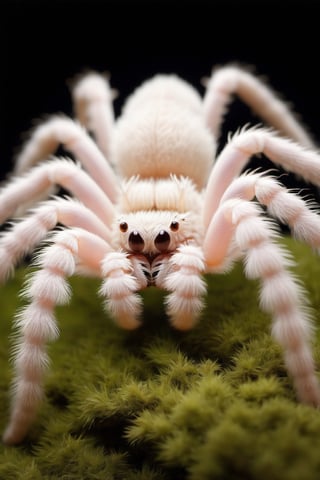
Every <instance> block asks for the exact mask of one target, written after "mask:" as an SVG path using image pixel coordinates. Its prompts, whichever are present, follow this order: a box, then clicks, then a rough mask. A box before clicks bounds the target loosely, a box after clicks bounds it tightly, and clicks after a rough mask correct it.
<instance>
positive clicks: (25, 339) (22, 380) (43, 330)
mask: <svg viewBox="0 0 320 480" xmlns="http://www.w3.org/2000/svg"><path fill="white" fill-rule="evenodd" d="M108 252H110V247H109V245H108V244H107V243H106V242H105V241H104V240H102V239H100V238H99V237H97V236H95V235H93V234H90V233H88V232H85V231H84V230H80V229H77V230H76V229H73V230H69V231H63V232H59V233H58V234H56V235H55V236H54V240H53V244H52V245H50V246H49V247H47V248H46V249H45V250H44V251H43V252H42V253H41V255H40V256H39V259H38V263H39V265H40V267H41V269H40V270H38V271H37V272H36V273H35V274H34V275H33V277H32V278H31V279H30V281H29V284H28V285H27V287H26V289H25V291H24V294H25V296H26V297H28V298H30V299H31V303H30V304H29V305H27V306H26V307H25V308H24V309H23V310H22V311H21V312H20V313H19V314H18V315H17V317H16V327H17V328H18V329H19V333H18V337H17V339H16V345H15V347H14V352H13V353H14V365H15V371H16V376H15V379H14V382H13V387H12V395H13V399H12V409H11V418H10V422H9V425H8V427H7V429H6V431H5V433H4V435H3V441H4V442H5V443H7V444H16V443H20V442H21V441H22V440H23V438H24V437H25V435H26V434H27V432H28V430H29V427H30V425H31V424H32V422H33V420H34V418H35V416H36V413H37V410H38V407H39V405H40V403H41V401H42V398H43V386H42V384H43V377H44V374H45V372H46V370H47V368H48V363H49V359H48V355H47V353H46V348H45V345H46V342H48V341H52V340H55V339H56V338H57V337H58V326H57V323H56V320H55V317H54V313H53V310H54V307H55V305H62V304H66V303H67V302H68V301H69V298H70V289H69V285H68V283H67V282H66V277H69V276H71V275H73V274H74V273H75V271H76V263H75V258H78V259H80V261H81V262H82V263H83V264H85V265H86V266H87V267H88V268H89V269H90V270H91V271H96V273H97V274H98V275H99V274H100V273H101V270H100V262H101V260H102V258H103V257H104V255H106V254H107V253H108Z"/></svg>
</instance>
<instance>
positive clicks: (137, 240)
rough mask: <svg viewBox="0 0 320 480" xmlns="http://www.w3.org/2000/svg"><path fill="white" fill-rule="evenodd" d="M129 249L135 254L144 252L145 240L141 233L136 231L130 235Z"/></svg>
mask: <svg viewBox="0 0 320 480" xmlns="http://www.w3.org/2000/svg"><path fill="white" fill-rule="evenodd" d="M129 247H130V249H131V250H132V251H133V252H135V253H139V252H142V250H143V248H144V241H143V238H142V237H141V235H140V233H138V232H136V231H134V232H131V233H130V235H129Z"/></svg>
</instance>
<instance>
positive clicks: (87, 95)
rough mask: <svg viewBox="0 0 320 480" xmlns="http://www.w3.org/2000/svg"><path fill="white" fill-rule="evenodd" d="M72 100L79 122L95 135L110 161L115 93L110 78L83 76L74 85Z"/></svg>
mask: <svg viewBox="0 0 320 480" xmlns="http://www.w3.org/2000/svg"><path fill="white" fill-rule="evenodd" d="M72 98H73V103H74V109H75V113H76V116H77V118H78V120H79V122H80V123H81V124H82V125H83V126H84V127H86V128H87V130H88V131H89V132H92V133H93V136H94V138H95V140H96V142H97V145H98V146H99V148H100V150H101V151H102V153H103V154H104V156H105V158H107V159H109V158H110V145H111V141H112V129H113V125H114V112H113V109H112V101H113V99H114V98H115V91H114V90H112V89H111V88H110V85H109V82H108V78H107V77H106V76H104V75H101V74H98V73H95V72H90V73H88V74H85V75H82V76H81V77H80V78H78V79H77V82H76V83H75V84H74V85H73V88H72Z"/></svg>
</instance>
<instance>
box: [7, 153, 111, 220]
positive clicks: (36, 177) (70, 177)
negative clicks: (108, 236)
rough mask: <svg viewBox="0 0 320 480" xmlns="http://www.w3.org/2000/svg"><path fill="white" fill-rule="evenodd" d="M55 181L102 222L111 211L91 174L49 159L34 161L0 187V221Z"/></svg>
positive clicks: (72, 165)
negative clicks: (24, 170) (23, 171)
mask: <svg viewBox="0 0 320 480" xmlns="http://www.w3.org/2000/svg"><path fill="white" fill-rule="evenodd" d="M55 185H59V186H60V187H63V188H65V189H66V190H68V191H69V192H71V193H72V194H73V195H74V196H75V197H76V198H77V199H78V200H80V201H81V202H82V203H83V204H84V205H86V206H87V207H88V208H89V209H90V210H92V211H93V212H94V213H95V214H96V215H97V216H98V217H99V218H100V219H101V220H102V221H103V222H104V223H105V224H106V225H110V223H111V221H112V219H113V215H114V205H113V204H112V203H111V201H110V200H109V198H108V197H107V195H106V194H105V193H104V192H103V191H102V190H101V189H100V188H99V187H98V185H97V184H96V183H95V182H94V180H92V178H91V177H90V176H89V175H88V174H87V173H86V172H85V171H83V170H82V169H81V168H80V167H79V166H78V165H76V164H75V163H73V162H72V161H70V160H61V159H57V158H55V159H53V160H52V161H50V162H45V163H43V164H41V165H37V166H36V167H34V168H32V169H31V170H30V171H29V172H27V173H26V174H25V175H23V176H21V177H17V178H14V179H13V180H11V181H9V182H8V183H7V184H6V185H5V186H4V187H3V188H2V189H1V191H0V223H3V222H4V221H5V220H6V219H8V218H10V217H11V216H12V215H14V214H15V212H16V211H17V209H20V210H23V206H24V205H26V206H27V205H28V204H30V203H33V202H34V201H35V200H37V199H38V197H39V196H40V195H43V192H46V191H48V190H49V189H50V188H51V187H52V186H55ZM21 207H22V208H21Z"/></svg>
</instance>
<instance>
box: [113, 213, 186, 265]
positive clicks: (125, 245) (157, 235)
mask: <svg viewBox="0 0 320 480" xmlns="http://www.w3.org/2000/svg"><path fill="white" fill-rule="evenodd" d="M116 229H117V233H118V244H119V246H120V248H121V249H122V250H125V251H126V252H128V253H130V254H141V255H144V256H145V257H146V258H148V259H149V261H152V260H153V259H154V258H155V257H157V256H158V255H160V254H168V253H171V252H174V251H175V250H176V249H177V248H178V246H179V245H181V244H182V243H186V242H189V241H190V240H193V236H192V233H191V232H190V222H189V221H188V215H187V214H179V213H177V212H170V211H167V212H166V211H164V212H155V211H146V212H137V213H132V214H127V215H125V216H123V217H121V218H120V219H119V220H118V222H117V225H116Z"/></svg>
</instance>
